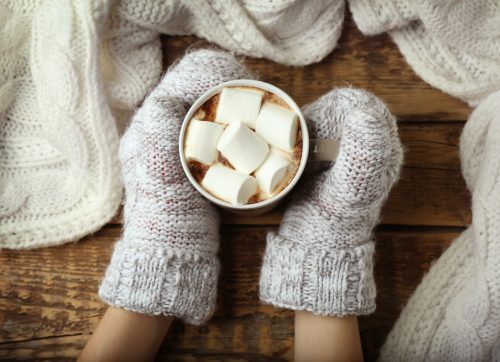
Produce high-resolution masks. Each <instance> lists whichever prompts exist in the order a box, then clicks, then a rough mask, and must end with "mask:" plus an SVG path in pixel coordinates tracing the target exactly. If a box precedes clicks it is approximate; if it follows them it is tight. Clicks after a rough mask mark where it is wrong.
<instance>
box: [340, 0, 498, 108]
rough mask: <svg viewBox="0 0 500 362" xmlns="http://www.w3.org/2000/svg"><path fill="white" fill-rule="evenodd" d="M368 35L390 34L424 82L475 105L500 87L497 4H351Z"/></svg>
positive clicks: (439, 0)
mask: <svg viewBox="0 0 500 362" xmlns="http://www.w3.org/2000/svg"><path fill="white" fill-rule="evenodd" d="M349 5H350V9H351V12H352V14H353V18H354V21H355V22H356V24H357V26H358V27H359V29H360V30H361V31H362V32H363V33H364V34H366V35H374V34H380V33H383V32H388V33H389V34H390V35H391V37H392V38H393V40H394V41H395V42H396V44H397V45H398V46H399V49H400V50H401V52H402V53H403V55H404V56H405V58H406V60H407V61H408V63H409V64H410V65H411V66H412V67H413V69H414V70H415V72H417V74H419V75H420V76H421V77H422V78H423V79H424V80H425V81H426V82H428V83H430V84H431V85H433V86H434V87H436V88H439V89H441V90H443V91H444V92H446V93H449V94H451V95H453V96H455V97H458V98H460V99H462V100H464V101H466V102H468V103H469V104H470V105H474V106H475V105H477V104H478V103H479V102H480V101H481V100H483V99H484V98H485V97H487V96H488V95H489V94H490V93H492V92H493V91H495V90H497V89H500V3H499V2H498V1H497V0H474V1H470V0H423V1H412V0H385V1H379V0H349Z"/></svg>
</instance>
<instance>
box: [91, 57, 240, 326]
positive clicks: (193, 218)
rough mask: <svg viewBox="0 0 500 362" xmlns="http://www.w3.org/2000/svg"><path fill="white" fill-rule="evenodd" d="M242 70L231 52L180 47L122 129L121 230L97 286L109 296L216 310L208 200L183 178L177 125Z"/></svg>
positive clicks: (170, 307) (197, 314)
mask: <svg viewBox="0 0 500 362" xmlns="http://www.w3.org/2000/svg"><path fill="white" fill-rule="evenodd" d="M245 76H246V77H248V75H247V74H246V71H245V69H244V68H243V67H242V66H241V65H240V64H239V63H238V62H237V61H236V60H235V59H234V58H233V57H232V56H231V55H229V54H227V53H222V52H216V51H209V50H201V51H196V52H192V53H190V54H188V55H186V56H185V57H184V58H183V59H182V60H181V61H180V62H179V64H178V65H176V66H175V67H174V68H173V69H171V70H170V71H169V72H168V73H167V74H166V75H165V77H164V78H163V79H162V81H161V82H160V84H159V85H158V86H157V87H156V88H155V89H154V90H153V91H152V93H151V94H150V95H149V96H148V97H147V98H146V100H145V101H144V105H143V106H142V107H141V108H140V109H139V110H138V111H137V113H136V114H135V116H134V118H133V120H132V124H131V125H130V127H129V129H128V130H127V131H126V133H125V135H124V136H123V139H122V142H121V147H120V159H121V161H122V166H123V180H124V184H125V190H126V200H125V209H124V233H123V237H122V239H121V240H120V241H118V242H117V244H116V247H115V251H114V253H113V257H112V259H111V263H110V265H109V267H108V270H107V272H106V276H105V278H104V281H103V283H102V285H101V288H100V291H99V294H100V296H101V298H102V299H103V300H104V301H105V302H106V303H108V304H110V305H113V306H117V307H122V308H125V309H128V310H132V311H136V312H139V313H145V314H154V315H157V314H164V315H171V316H175V317H179V318H183V319H184V320H186V321H188V322H191V323H195V324H199V323H203V322H204V321H205V320H207V318H209V317H210V316H211V314H212V312H213V310H214V304H215V298H216V284H217V275H218V270H219V263H218V260H217V257H216V253H217V249H218V237H219V236H218V220H217V214H216V212H215V210H214V208H213V207H212V206H211V205H210V204H209V203H208V202H207V201H206V200H205V199H204V198H203V197H202V196H201V194H199V193H198V192H197V191H196V190H195V189H194V188H193V187H192V186H191V185H190V184H189V181H188V180H187V178H186V176H185V175H184V172H183V170H182V167H181V164H180V160H179V155H178V144H179V131H180V126H181V122H182V119H183V117H184V115H185V114H186V111H187V107H188V106H189V105H190V104H191V103H193V101H194V100H195V99H196V98H198V97H199V96H200V95H201V94H202V93H203V92H205V91H206V90H207V89H209V88H211V87H212V86H215V85H216V84H219V83H221V82H224V81H228V80H231V79H236V78H242V77H245Z"/></svg>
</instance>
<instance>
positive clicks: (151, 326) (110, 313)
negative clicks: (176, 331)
mask: <svg viewBox="0 0 500 362" xmlns="http://www.w3.org/2000/svg"><path fill="white" fill-rule="evenodd" d="M172 321H173V317H166V316H163V315H160V316H149V315H145V314H139V313H135V312H130V311H128V310H125V309H121V308H115V307H109V308H108V309H107V311H106V313H105V314H104V316H103V317H102V319H101V321H100V322H99V325H98V326H97V328H96V330H95V331H94V334H93V335H92V336H91V337H90V339H89V341H88V342H87V345H86V346H85V348H84V349H83V351H82V352H81V354H80V356H79V357H78V361H79V362H87V361H88V362H98V361H106V362H114V361H116V362H127V361H152V360H153V359H154V358H155V356H156V353H157V352H158V349H159V348H160V345H161V343H162V341H163V339H164V337H165V335H166V334H167V331H168V329H169V328H170V325H171V323H172Z"/></svg>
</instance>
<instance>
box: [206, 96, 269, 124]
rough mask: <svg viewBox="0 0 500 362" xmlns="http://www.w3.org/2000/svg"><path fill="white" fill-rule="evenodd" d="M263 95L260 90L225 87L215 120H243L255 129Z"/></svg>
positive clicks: (227, 121) (231, 121) (226, 122)
mask: <svg viewBox="0 0 500 362" xmlns="http://www.w3.org/2000/svg"><path fill="white" fill-rule="evenodd" d="M263 96H264V95H263V93H262V92H259V91H254V90H244V89H238V88H224V89H223V90H222V93H221V95H220V98H219V104H218V106H217V112H216V115H215V121H216V122H219V123H225V124H231V123H234V122H242V123H244V124H246V125H247V126H248V127H250V128H253V129H255V123H256V122H257V116H258V115H259V110H260V104H261V103H262V97H263Z"/></svg>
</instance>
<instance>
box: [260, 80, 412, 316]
mask: <svg viewBox="0 0 500 362" xmlns="http://www.w3.org/2000/svg"><path fill="white" fill-rule="evenodd" d="M304 115H305V116H306V118H308V119H309V120H310V132H311V135H312V137H314V138H327V139H340V142H341V143H340V151H339V156H338V159H337V161H336V162H335V163H334V165H333V166H331V167H330V168H329V169H328V170H326V171H324V172H322V173H321V174H320V175H318V176H316V177H314V178H312V179H310V180H307V182H305V183H304V184H303V185H302V188H301V189H299V190H296V191H295V195H296V197H295V200H293V201H292V205H291V206H290V207H289V208H288V209H287V210H286V212H285V215H284V218H283V221H282V224H281V227H280V229H279V232H278V233H270V234H269V235H268V239H267V248H266V252H265V256H264V263H263V267H262V274H261V279H260V296H261V299H262V300H263V301H265V302H267V303H271V304H274V305H276V306H279V307H285V308H291V309H295V310H308V311H311V312H314V313H316V314H322V315H340V316H342V315H347V314H367V313H370V312H372V311H373V310H374V309H375V294H376V290H375V283H374V280H373V265H372V258H373V249H374V243H373V239H372V229H373V228H374V226H375V225H376V224H377V222H378V217H379V213H380V208H381V207H382V204H383V202H384V201H385V199H386V198H387V196H388V194H389V191H390V189H391V187H392V185H393V184H394V182H395V181H396V180H397V178H398V174H399V169H400V166H401V163H402V148H401V144H400V141H399V138H398V134H397V128H396V119H395V118H394V117H393V116H392V115H391V114H390V113H389V111H388V110H387V108H386V106H385V105H384V104H383V103H382V102H381V101H380V100H379V99H377V98H376V97H375V96H373V95H372V94H370V93H368V92H365V91H360V90H355V89H337V90H334V91H332V92H330V93H329V94H326V95H325V96H323V97H321V98H320V99H319V100H318V101H316V102H315V103H313V104H312V105H310V106H308V107H306V108H305V109H304Z"/></svg>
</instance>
